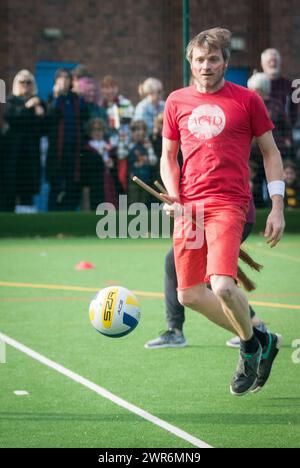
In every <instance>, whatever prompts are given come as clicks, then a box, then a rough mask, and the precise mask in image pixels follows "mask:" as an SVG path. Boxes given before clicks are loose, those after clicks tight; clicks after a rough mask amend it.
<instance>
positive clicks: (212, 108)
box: [188, 104, 226, 140]
mask: <svg viewBox="0 0 300 468" xmlns="http://www.w3.org/2000/svg"><path fill="white" fill-rule="evenodd" d="M225 123H226V117H225V114H224V112H223V111H222V109H221V108H220V107H219V106H216V105H215V104H203V105H201V106H199V107H196V109H194V110H193V112H192V113H191V115H190V117H189V121H188V129H189V131H190V132H191V133H192V134H193V135H194V136H195V137H196V138H199V140H209V139H210V138H213V137H215V136H217V135H219V134H220V133H221V132H222V131H223V130H224V127H225Z"/></svg>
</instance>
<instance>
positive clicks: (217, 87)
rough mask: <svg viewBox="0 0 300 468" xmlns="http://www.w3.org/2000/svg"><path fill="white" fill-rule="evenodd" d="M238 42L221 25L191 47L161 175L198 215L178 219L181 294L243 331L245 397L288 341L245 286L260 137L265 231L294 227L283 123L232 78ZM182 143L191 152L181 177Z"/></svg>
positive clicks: (170, 112)
mask: <svg viewBox="0 0 300 468" xmlns="http://www.w3.org/2000/svg"><path fill="white" fill-rule="evenodd" d="M230 40H231V33H230V32H229V31H228V30H226V29H221V28H214V29H210V30H207V31H203V32H202V33H200V34H198V35H197V36H196V37H195V38H194V39H192V41H191V42H190V44H189V45H188V48H187V57H188V60H189V61H190V65H191V71H192V74H193V78H194V83H195V85H193V86H190V87H187V88H183V89H179V90H177V91H175V92H173V93H171V94H170V96H169V97H168V99H167V102H166V108H165V113H164V128H163V149H162V158H161V177H162V180H163V182H164V184H165V187H166V189H167V191H168V194H169V196H166V198H165V199H166V201H167V202H169V203H170V202H171V203H173V208H174V210H175V212H176V205H178V203H180V204H181V205H184V207H185V208H186V211H185V212H184V213H186V212H187V211H188V212H189V215H186V216H184V215H183V216H177V217H176V220H175V229H174V255H175V265H176V272H177V278H178V299H179V301H180V302H181V303H182V304H183V305H185V306H188V307H190V308H191V309H194V310H196V311H198V312H200V313H202V314H203V315H205V316H206V317H207V318H208V319H209V320H211V321H212V322H214V323H216V324H217V325H219V326H221V327H223V328H225V329H227V330H230V331H232V332H234V333H236V334H238V335H239V337H240V339H241V352H240V359H239V364H238V368H237V371H236V373H235V374H234V377H233V380H232V382H231V387H230V390H231V393H232V394H233V395H239V396H240V395H244V394H246V393H248V392H249V391H252V392H254V391H255V392H256V391H258V390H260V389H261V387H263V386H264V384H265V383H266V381H267V379H268V377H269V375H270V372H271V367H272V364H273V361H274V359H275V357H276V355H277V353H278V350H279V348H280V344H281V336H280V335H275V334H271V333H270V334H267V333H261V332H259V331H258V330H256V329H253V327H252V325H251V321H250V315H249V304H248V300H247V298H246V296H245V294H244V293H243V292H242V291H241V289H239V288H238V287H237V284H236V280H237V264H238V256H239V250H240V242H241V238H242V231H243V227H244V223H245V215H246V212H247V209H248V204H249V200H250V189H249V169H248V161H249V155H250V145H251V141H252V139H253V137H256V139H257V142H258V144H259V146H260V149H261V151H262V155H263V159H264V165H265V170H266V175H267V179H268V182H269V193H270V196H271V198H272V202H273V208H272V211H271V213H270V215H269V217H268V221H267V226H266V232H265V236H266V237H267V238H268V243H269V244H270V246H271V247H274V246H275V245H276V244H277V243H278V242H279V240H280V238H281V237H282V234H283V231H284V216H283V196H284V182H283V168H282V160H281V156H280V153H279V151H278V149H277V147H276V145H275V143H274V139H273V136H272V129H273V124H272V122H271V120H270V118H269V116H268V112H267V110H266V108H265V105H264V103H263V101H262V99H261V98H260V97H259V96H258V95H257V94H256V93H254V92H252V91H249V90H247V89H245V88H242V87H240V86H237V85H235V84H232V83H229V82H226V81H225V80H224V74H225V70H226V68H227V66H228V61H229V56H230ZM179 144H180V145H181V150H182V154H183V167H182V170H181V178H180V168H179V165H178V162H177V154H178V149H179ZM191 205H192V206H191ZM195 206H196V207H195ZM199 206H201V207H202V208H203V209H202V213H201V216H202V226H203V227H202V229H201V226H200V227H199V223H198V224H197V230H196V238H197V237H198V240H199V239H200V238H201V236H200V237H199V236H197V231H198V232H199V231H201V235H202V243H200V244H199V242H198V245H196V246H195V243H194V244H193V243H191V242H190V238H189V235H190V232H189V228H186V227H187V225H188V224H191V222H190V219H191V213H193V217H194V218H195V217H196V219H199V216H198V211H197V209H198V207H199ZM187 208H188V209H187ZM169 209H170V208H169V207H168V210H169ZM207 282H210V283H211V286H212V292H211V291H210V290H209V289H208V288H207V287H206V283H207Z"/></svg>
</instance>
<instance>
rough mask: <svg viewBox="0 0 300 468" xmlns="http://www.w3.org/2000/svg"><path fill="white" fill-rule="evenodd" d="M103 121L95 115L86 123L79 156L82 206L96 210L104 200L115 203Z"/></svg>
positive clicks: (110, 160) (109, 154)
mask: <svg viewBox="0 0 300 468" xmlns="http://www.w3.org/2000/svg"><path fill="white" fill-rule="evenodd" d="M105 132H106V125H105V122H104V121H103V120H102V119H100V118H98V117H96V118H93V119H91V120H90V121H89V122H88V125H87V134H88V142H87V144H86V145H85V147H84V150H83V152H82V158H81V168H82V178H81V181H82V188H83V193H82V208H83V210H84V211H90V210H96V208H97V206H98V205H99V203H103V202H104V201H109V202H114V203H116V193H115V191H114V190H113V187H114V182H113V178H112V176H111V173H110V170H111V169H112V168H113V166H114V161H113V159H112V157H111V149H112V148H111V146H110V144H109V142H108V141H107V140H106V139H105Z"/></svg>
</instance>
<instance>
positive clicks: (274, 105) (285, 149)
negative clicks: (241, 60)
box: [248, 73, 292, 159]
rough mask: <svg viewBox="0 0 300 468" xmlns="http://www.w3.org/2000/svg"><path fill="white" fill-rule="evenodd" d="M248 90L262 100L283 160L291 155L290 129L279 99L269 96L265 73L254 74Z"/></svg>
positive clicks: (269, 88) (268, 82)
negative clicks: (272, 125)
mask: <svg viewBox="0 0 300 468" xmlns="http://www.w3.org/2000/svg"><path fill="white" fill-rule="evenodd" d="M248 88H249V89H252V90H253V91H256V92H257V93H258V94H259V95H260V96H261V97H262V99H263V100H264V103H265V105H266V107H267V109H268V112H269V115H270V118H271V120H272V122H273V124H274V125H275V128H274V130H273V136H274V139H275V142H276V145H277V146H278V149H279V151H280V153H281V155H282V157H283V159H285V158H288V157H290V156H291V153H292V127H291V124H290V121H289V118H288V116H287V114H286V112H285V109H284V106H283V104H282V102H281V101H280V100H279V99H276V98H274V97H272V95H271V80H270V79H269V77H268V76H267V75H266V74H265V73H255V74H254V75H252V76H251V77H250V78H249V80H248Z"/></svg>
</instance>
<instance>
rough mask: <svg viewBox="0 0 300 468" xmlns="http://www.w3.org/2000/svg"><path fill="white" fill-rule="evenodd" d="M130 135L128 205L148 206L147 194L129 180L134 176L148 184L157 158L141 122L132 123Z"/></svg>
mask: <svg viewBox="0 0 300 468" xmlns="http://www.w3.org/2000/svg"><path fill="white" fill-rule="evenodd" d="M131 135H132V146H131V149H130V151H129V155H128V161H129V183H128V203H129V204H131V203H135V202H140V203H145V204H148V203H149V201H150V197H149V194H148V193H147V192H146V191H145V190H141V189H140V187H139V186H138V185H136V184H135V183H134V182H132V180H131V179H132V177H133V176H134V175H135V176H137V177H139V178H141V179H142V180H143V181H144V182H146V183H148V184H149V183H150V182H151V178H152V167H153V166H155V165H156V164H157V157H156V155H155V153H154V151H153V147H152V144H151V142H150V140H149V139H148V136H147V125H146V123H145V122H144V121H143V120H137V121H134V122H132V124H131Z"/></svg>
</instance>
